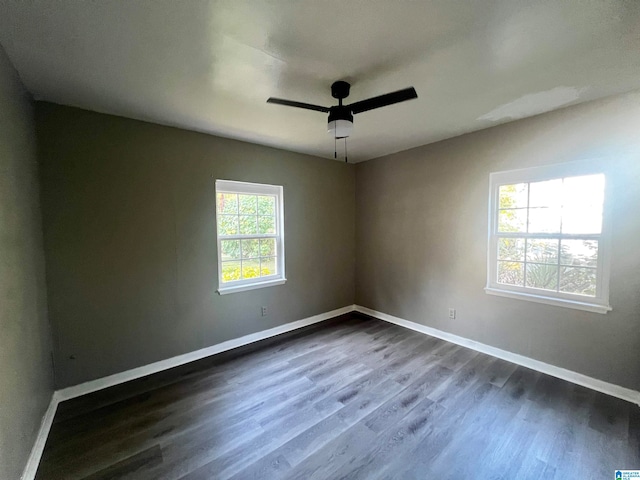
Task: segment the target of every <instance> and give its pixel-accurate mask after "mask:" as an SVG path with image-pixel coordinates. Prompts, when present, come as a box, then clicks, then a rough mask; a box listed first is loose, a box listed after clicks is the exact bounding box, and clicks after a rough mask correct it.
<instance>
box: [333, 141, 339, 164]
mask: <svg viewBox="0 0 640 480" xmlns="http://www.w3.org/2000/svg"><path fill="white" fill-rule="evenodd" d="M333 158H334V159H337V158H338V138H337V137H335V136H334V137H333Z"/></svg>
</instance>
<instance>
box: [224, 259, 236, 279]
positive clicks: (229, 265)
mask: <svg viewBox="0 0 640 480" xmlns="http://www.w3.org/2000/svg"><path fill="white" fill-rule="evenodd" d="M233 280H240V262H222V281H223V282H231V281H233Z"/></svg>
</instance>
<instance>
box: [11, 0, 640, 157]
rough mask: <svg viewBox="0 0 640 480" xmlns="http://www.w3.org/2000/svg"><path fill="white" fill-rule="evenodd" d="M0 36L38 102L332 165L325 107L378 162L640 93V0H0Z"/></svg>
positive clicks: (354, 151) (355, 145)
mask: <svg viewBox="0 0 640 480" xmlns="http://www.w3.org/2000/svg"><path fill="white" fill-rule="evenodd" d="M0 43H1V44H2V45H3V46H4V48H5V50H6V51H7V53H8V55H9V57H10V59H11V60H12V62H13V63H14V65H15V66H16V68H17V69H18V72H19V73H20V75H21V77H22V80H23V82H24V83H25V85H26V87H27V88H28V89H29V90H30V91H31V92H32V93H33V95H34V97H35V98H37V99H42V100H48V101H51V102H56V103H60V104H65V105H73V106H78V107H82V108H86V109H89V110H95V111H99V112H106V113H113V114H116V115H122V116H126V117H131V118H138V119H142V120H148V121H152V122H157V123H162V124H167V125H175V126H180V127H183V128H187V129H192V130H198V131H203V132H210V133H213V134H217V135H222V136H227V137H232V138H238V139H242V140H246V141H250V142H255V143H261V144H265V145H272V146H276V147H280V148H284V149H288V150H293V151H298V152H304V153H310V154H313V155H318V156H322V157H327V158H333V140H332V138H331V137H330V136H329V135H328V134H327V133H326V115H325V114H322V113H319V112H313V111H305V110H298V109H294V108H289V107H283V106H278V105H268V104H266V103H265V101H266V99H267V98H268V97H269V96H275V97H282V98H287V99H292V100H299V101H303V102H309V103H317V104H321V105H325V106H330V105H332V104H334V99H333V98H331V96H330V88H329V87H330V85H331V83H332V82H333V81H335V80H339V79H345V80H347V81H349V82H351V83H352V88H351V96H350V97H349V99H348V100H347V102H348V103H351V102H354V101H358V100H361V99H364V98H367V97H370V96H375V95H379V94H383V93H387V92H389V91H393V90H398V89H400V88H404V87H408V86H414V87H415V88H416V90H417V92H418V95H419V98H418V99H417V100H413V101H409V102H405V103H401V104H397V105H393V106H390V107H386V108H384V109H380V110H373V111H370V112H365V113H362V114H359V115H357V116H356V117H355V131H354V134H353V135H352V137H351V138H350V139H349V145H348V147H349V159H350V160H352V159H353V160H356V161H361V160H366V159H370V158H374V157H378V156H381V155H384V154H388V153H392V152H396V151H399V150H404V149H407V148H411V147H414V146H418V145H422V144H426V143H430V142H434V141H437V140H440V139H444V138H448V137H452V136H455V135H459V134H461V133H465V132H470V131H473V130H478V129H482V128H486V127H489V126H491V125H496V124H499V123H504V122H507V121H509V120H513V119H516V118H524V117H527V116H531V115H535V114H538V113H542V112H545V111H549V110H553V109H556V108H558V107H562V106H566V105H570V104H574V103H580V102H583V101H587V100H592V99H596V98H600V97H603V96H607V95H611V94H615V93H620V92H625V91H629V90H632V89H636V88H640V1H638V0H628V1H627V0H560V1H559V0H473V1H471V0H430V1H419V0H340V1H334V0H323V1H318V0H297V1H296V0H221V1H213V0H212V1H195V0H100V1H96V0H85V1H80V0H54V1H52V0H46V1H45V0H31V1H26V0H0Z"/></svg>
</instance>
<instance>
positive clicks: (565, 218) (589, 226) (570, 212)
mask: <svg viewBox="0 0 640 480" xmlns="http://www.w3.org/2000/svg"><path fill="white" fill-rule="evenodd" d="M600 232H602V205H573V206H565V207H564V208H563V209H562V233H600Z"/></svg>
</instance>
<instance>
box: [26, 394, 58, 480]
mask: <svg viewBox="0 0 640 480" xmlns="http://www.w3.org/2000/svg"><path fill="white" fill-rule="evenodd" d="M57 409H58V397H57V395H56V393H55V392H54V393H53V395H51V401H50V402H49V407H48V408H47V411H46V412H44V416H43V417H42V422H41V423H40V430H38V436H37V437H36V441H35V443H34V444H33V448H32V449H31V454H30V455H29V459H28V460H27V465H26V466H25V467H24V471H23V472H22V476H21V477H20V478H21V479H22V480H33V479H34V478H36V472H37V471H38V465H39V464H40V458H41V457H42V452H44V446H45V444H46V443H47V437H48V436H49V431H50V430H51V425H52V424H53V418H54V417H55V415H56V410H57Z"/></svg>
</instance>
